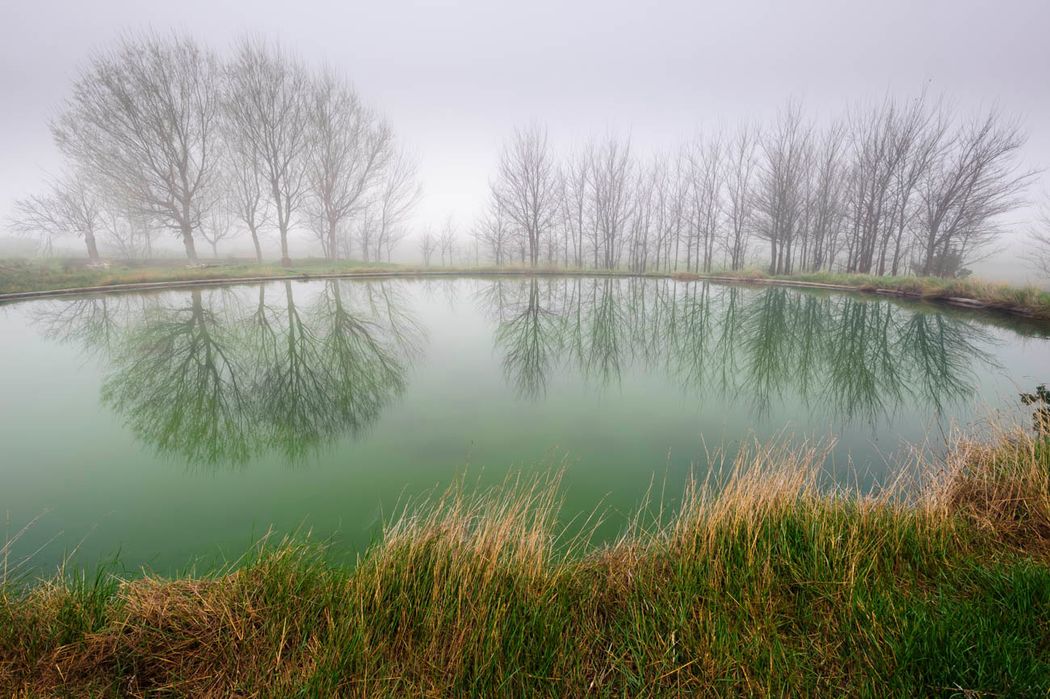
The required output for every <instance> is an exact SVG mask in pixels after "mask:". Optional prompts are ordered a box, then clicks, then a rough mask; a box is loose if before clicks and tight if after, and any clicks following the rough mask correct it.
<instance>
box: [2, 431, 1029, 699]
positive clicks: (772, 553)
mask: <svg viewBox="0 0 1050 699" xmlns="http://www.w3.org/2000/svg"><path fill="white" fill-rule="evenodd" d="M822 455H823V451H822V449H820V448H813V447H804V448H796V447H792V446H790V445H787V444H772V445H756V446H754V447H753V448H751V449H750V450H749V451H748V452H747V453H746V454H744V455H742V456H740V457H738V461H737V462H736V463H735V464H732V465H730V466H731V467H732V469H733V471H732V472H733V473H734V474H735V475H734V476H733V477H732V478H731V480H730V481H729V484H728V486H727V487H726V488H725V489H724V490H722V491H721V492H720V493H719V494H717V495H714V494H712V493H710V492H708V491H706V490H705V489H704V488H703V487H702V486H698V485H697V486H693V487H692V488H691V489H690V491H689V495H688V496H687V497H686V499H685V502H684V504H683V506H682V508H681V510H680V511H679V512H678V513H677V514H676V515H674V516H673V517H670V518H669V519H668V520H667V521H663V522H658V521H656V518H655V517H646V516H644V515H643V516H640V517H639V520H638V524H637V526H635V527H634V528H632V529H631V530H630V531H629V532H628V533H627V534H626V535H625V536H624V537H623V538H622V539H621V540H620V541H619V542H617V543H616V544H613V545H611V546H608V547H604V548H601V549H599V550H592V551H585V550H582V547H581V546H579V545H576V546H573V545H571V544H570V545H569V547H568V548H569V551H568V552H567V553H566V552H565V551H564V550H563V549H562V548H558V546H556V540H557V538H558V534H557V530H556V525H555V520H556V517H555V515H556V510H557V505H558V502H559V495H558V485H557V479H556V478H553V479H540V480H536V481H530V482H524V483H523V482H522V481H521V480H518V481H515V482H508V483H509V484H508V485H507V486H505V487H503V488H498V489H496V490H494V491H486V492H483V493H472V492H470V491H469V490H467V489H464V488H463V487H462V486H460V487H457V488H453V489H451V490H450V491H448V492H447V493H446V494H445V495H444V496H442V497H439V498H437V499H436V500H434V501H432V502H431V503H430V504H423V505H419V506H415V507H410V508H407V509H406V510H405V512H404V513H403V514H402V515H401V516H400V517H399V518H395V520H394V522H393V523H392V524H391V525H390V526H388V527H387V528H386V530H385V532H384V536H383V539H382V540H381V541H380V542H379V543H377V544H376V545H375V546H373V548H372V549H370V550H369V551H368V552H367V553H366V554H365V555H364V556H363V557H362V559H361V560H360V561H359V562H358V564H357V566H356V567H354V568H353V569H346V568H340V567H336V566H333V565H331V564H329V563H327V562H326V561H325V559H324V556H323V554H322V553H321V552H320V551H319V550H318V549H317V548H314V547H311V546H309V545H301V544H283V545H278V546H275V547H272V548H269V549H268V550H266V551H262V552H257V553H255V554H253V555H251V556H249V557H248V558H247V559H246V560H245V561H243V562H242V564H241V565H240V566H239V567H238V568H237V569H236V570H231V571H227V572H226V573H224V574H221V575H218V576H209V577H184V578H177V579H161V578H155V577H146V578H143V579H137V580H129V581H120V580H116V579H112V578H110V577H107V576H105V575H101V576H98V577H96V578H90V579H84V578H76V577H74V578H68V577H67V578H65V579H56V580H53V581H49V582H42V583H36V584H32V585H30V586H28V587H19V586H15V585H11V584H9V585H7V586H5V587H3V588H2V596H0V689H3V690H6V691H5V692H4V693H5V694H9V695H26V696H36V695H52V694H63V693H70V694H76V695H86V694H95V693H99V694H108V693H125V694H131V695H145V694H152V693H153V692H157V691H163V692H167V693H173V694H176V695H179V696H183V695H185V696H201V695H208V696H227V695H234V694H237V695H255V694H263V695H277V696H286V695H291V694H298V693H303V694H312V695H321V696H333V695H347V694H354V695H366V696H377V695H381V696H405V695H414V696H417V695H427V696H449V695H460V694H470V695H483V696H525V695H529V696H532V695H542V696H581V695H584V694H594V695H602V696H605V695H632V696H638V695H645V696H649V695H689V696H695V695H713V694H719V695H727V694H729V695H735V694H752V695H754V694H758V695H768V694H775V695H785V694H786V695H796V696H798V695H822V696H841V695H844V694H847V695H872V694H874V695H891V694H892V695H912V696H914V695H929V694H940V693H945V692H949V693H953V692H960V693H964V694H970V693H973V694H981V693H990V694H1000V693H1001V694H1007V695H1042V694H1045V693H1046V692H1047V691H1048V690H1050V654H1048V651H1047V648H1048V647H1050V645H1048V643H1050V485H1048V484H1050V448H1048V445H1047V443H1046V441H1045V439H1044V440H1037V439H1035V438H1033V437H1031V436H1030V435H1029V434H1028V433H1023V432H1021V431H1017V432H1011V433H1009V434H1005V435H1003V436H1002V437H1000V438H999V439H998V441H996V442H994V443H991V444H985V443H975V442H969V441H964V440H963V441H959V442H958V443H957V444H955V445H954V448H953V449H952V450H951V452H950V453H949V456H947V457H946V458H945V459H944V460H943V461H942V462H940V463H937V464H927V465H926V467H927V469H928V472H930V473H936V474H937V476H936V478H934V479H933V480H932V482H931V483H929V484H928V485H927V486H926V487H925V488H923V489H921V490H920V492H921V494H920V495H918V496H913V497H910V498H906V497H904V496H902V495H900V494H899V493H895V492H887V493H885V494H883V495H881V496H872V497H866V498H857V497H853V496H848V495H842V494H839V495H835V496H831V495H828V494H826V493H823V492H821V491H820V490H819V489H818V488H817V487H816V484H815V483H816V476H817V468H818V467H817V465H818V464H819V463H820V462H821V457H822ZM649 510H651V511H656V510H657V508H656V507H655V506H653V507H651V508H649Z"/></svg>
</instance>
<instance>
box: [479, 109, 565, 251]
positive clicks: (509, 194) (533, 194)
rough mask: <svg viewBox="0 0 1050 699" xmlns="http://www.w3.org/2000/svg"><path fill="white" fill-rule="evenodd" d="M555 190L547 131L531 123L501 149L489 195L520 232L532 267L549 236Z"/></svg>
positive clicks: (554, 214) (555, 204) (555, 176)
mask: <svg viewBox="0 0 1050 699" xmlns="http://www.w3.org/2000/svg"><path fill="white" fill-rule="evenodd" d="M559 190H560V186H559V178H558V172H557V166H556V165H555V161H554V157H553V154H552V153H551V150H550V148H549V146H548V143H547V130H546V129H545V128H543V127H542V126H539V125H538V124H534V125H532V126H529V127H527V128H524V129H518V130H517V131H515V132H514V136H513V137H512V138H511V140H510V142H509V143H507V144H506V146H504V149H503V154H502V156H501V157H500V164H499V170H498V173H497V177H496V181H495V182H493V183H492V194H493V197H494V198H495V200H496V201H497V202H498V203H499V205H500V206H502V207H503V210H504V211H506V212H507V215H508V216H509V217H510V218H511V220H512V221H514V223H515V225H516V226H517V227H518V229H519V230H520V231H521V232H522V234H523V236H524V241H525V243H526V245H525V248H526V250H527V253H528V259H529V264H530V265H531V266H533V267H535V266H536V265H537V263H538V262H539V258H540V251H541V246H542V244H543V242H544V240H545V239H546V237H547V236H549V235H552V233H553V230H552V229H553V227H554V225H555V222H556V219H557V215H558V195H559Z"/></svg>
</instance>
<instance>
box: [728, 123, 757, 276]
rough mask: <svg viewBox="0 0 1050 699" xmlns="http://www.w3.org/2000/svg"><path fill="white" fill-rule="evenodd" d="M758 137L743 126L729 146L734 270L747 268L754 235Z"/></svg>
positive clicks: (731, 263)
mask: <svg viewBox="0 0 1050 699" xmlns="http://www.w3.org/2000/svg"><path fill="white" fill-rule="evenodd" d="M757 145H758V134H757V132H756V130H755V129H754V127H752V126H749V125H744V126H742V127H741V128H740V129H739V130H738V131H737V132H736V135H735V136H734V137H733V139H732V141H731V142H730V143H729V145H728V146H727V152H726V157H727V160H728V162H727V167H726V219H727V220H726V223H727V226H728V230H727V232H726V242H725V246H726V255H727V257H728V258H729V267H730V268H731V269H740V268H741V267H743V266H744V261H745V259H746V255H747V244H748V239H749V238H750V234H751V217H752V213H753V212H752V207H753V201H752V198H753V191H754V175H755V167H756V164H757V159H756V148H757Z"/></svg>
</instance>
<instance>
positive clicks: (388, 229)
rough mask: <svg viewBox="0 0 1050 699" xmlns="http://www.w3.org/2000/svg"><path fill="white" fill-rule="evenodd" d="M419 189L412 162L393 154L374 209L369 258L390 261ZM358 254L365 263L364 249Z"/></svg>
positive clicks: (418, 194) (366, 249)
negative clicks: (362, 257)
mask: <svg viewBox="0 0 1050 699" xmlns="http://www.w3.org/2000/svg"><path fill="white" fill-rule="evenodd" d="M421 195H422V188H421V187H420V185H419V181H418V180H417V179H416V163H415V161H414V160H413V159H412V158H410V157H409V156H408V155H407V154H406V153H403V152H400V153H397V154H395V155H394V156H393V157H392V158H391V159H390V160H389V162H388V163H387V164H386V167H385V168H384V171H383V180H382V182H381V183H380V185H379V193H378V196H377V202H376V204H375V206H374V209H375V216H376V219H377V220H376V233H375V241H374V243H373V252H372V257H373V259H375V260H382V259H383V257H384V256H385V257H386V259H387V261H389V260H390V255H391V252H392V251H393V247H394V245H396V244H397V242H398V241H399V240H401V239H402V238H403V237H404V236H405V228H404V225H405V221H406V220H407V219H408V217H409V215H410V214H411V213H412V209H414V208H415V206H416V204H418V203H419V198H420V196H421ZM362 252H363V253H364V259H365V261H366V262H367V261H368V259H369V251H368V246H367V245H365V246H363V250H362Z"/></svg>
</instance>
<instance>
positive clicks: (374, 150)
mask: <svg viewBox="0 0 1050 699" xmlns="http://www.w3.org/2000/svg"><path fill="white" fill-rule="evenodd" d="M308 115H309V125H310V135H311V138H312V140H313V144H312V147H311V149H310V157H309V159H308V161H307V170H306V172H307V181H308V182H309V197H308V199H307V205H308V208H309V209H310V218H311V220H313V221H316V222H319V223H320V226H319V229H318V230H315V232H316V233H318V234H319V236H320V238H321V245H322V247H323V249H324V251H325V254H326V255H327V256H328V257H329V258H331V259H334V258H337V257H339V249H340V247H342V249H343V250H345V251H346V254H347V255H349V254H350V251H351V245H350V242H351V241H350V240H349V239H347V240H344V241H338V240H337V237H338V235H339V234H340V232H343V233H349V230H350V227H349V226H348V225H347V223H348V222H349V221H350V219H351V218H352V217H353V216H354V215H355V214H359V213H360V212H361V211H362V210H363V209H364V208H365V207H366V206H367V205H368V204H369V197H370V196H371V195H372V194H373V191H372V190H373V188H375V187H376V186H377V185H379V183H380V182H381V179H382V175H383V173H384V171H385V170H386V168H387V166H388V164H389V163H390V161H391V160H392V159H393V158H394V156H395V152H394V149H393V136H392V133H391V131H390V128H389V126H387V125H386V123H384V122H383V121H382V120H381V119H380V118H379V117H378V115H376V114H375V113H374V112H373V111H372V110H370V109H367V108H366V107H364V106H363V105H362V104H361V101H360V99H359V98H358V96H357V93H356V92H355V91H354V90H353V88H351V87H350V85H349V84H347V82H346V81H345V80H344V79H342V78H341V77H339V76H337V75H336V74H335V73H334V72H332V71H331V70H325V71H324V72H322V73H321V75H320V76H319V77H318V78H317V79H316V80H314V81H313V85H312V86H311V89H310V98H309V109H308ZM339 242H342V246H340V245H339Z"/></svg>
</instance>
